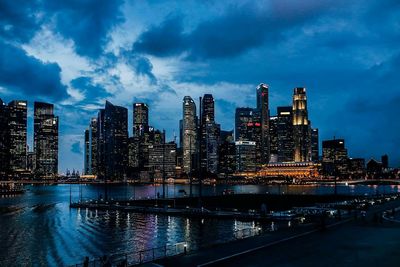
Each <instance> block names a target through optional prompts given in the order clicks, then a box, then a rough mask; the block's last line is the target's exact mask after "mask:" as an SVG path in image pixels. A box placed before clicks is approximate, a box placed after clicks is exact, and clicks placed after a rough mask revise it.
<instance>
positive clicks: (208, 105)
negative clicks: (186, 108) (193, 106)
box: [201, 94, 215, 125]
mask: <svg viewBox="0 0 400 267" xmlns="http://www.w3.org/2000/svg"><path fill="white" fill-rule="evenodd" d="M201 107H202V111H201V121H202V123H203V125H205V124H206V123H212V122H214V121H215V113H214V110H215V109H214V97H213V96H212V94H205V95H204V97H203V101H202V105H201Z"/></svg>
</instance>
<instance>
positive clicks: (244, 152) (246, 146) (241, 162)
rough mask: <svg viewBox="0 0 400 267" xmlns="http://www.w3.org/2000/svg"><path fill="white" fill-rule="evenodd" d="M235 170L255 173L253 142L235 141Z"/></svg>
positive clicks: (254, 148) (254, 147)
mask: <svg viewBox="0 0 400 267" xmlns="http://www.w3.org/2000/svg"><path fill="white" fill-rule="evenodd" d="M235 146H236V170H237V171H239V172H245V171H256V169H257V166H256V164H255V157H256V143H255V142H253V141H236V142H235Z"/></svg>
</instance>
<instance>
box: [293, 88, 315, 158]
mask: <svg viewBox="0 0 400 267" xmlns="http://www.w3.org/2000/svg"><path fill="white" fill-rule="evenodd" d="M293 140H294V161H296V162H306V161H310V160H311V133H310V127H309V121H308V111H307V96H306V88H303V87H297V88H294V92H293Z"/></svg>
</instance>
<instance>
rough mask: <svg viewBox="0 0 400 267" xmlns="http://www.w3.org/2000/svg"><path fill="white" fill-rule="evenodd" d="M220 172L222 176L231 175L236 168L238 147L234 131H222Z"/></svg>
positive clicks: (219, 158)
mask: <svg viewBox="0 0 400 267" xmlns="http://www.w3.org/2000/svg"><path fill="white" fill-rule="evenodd" d="M218 154H219V157H218V160H219V163H218V169H219V171H218V172H219V174H220V175H221V177H222V178H226V177H229V176H231V175H232V174H233V173H234V172H235V170H236V147H235V142H234V137H233V130H232V131H221V134H220V145H219V153H218Z"/></svg>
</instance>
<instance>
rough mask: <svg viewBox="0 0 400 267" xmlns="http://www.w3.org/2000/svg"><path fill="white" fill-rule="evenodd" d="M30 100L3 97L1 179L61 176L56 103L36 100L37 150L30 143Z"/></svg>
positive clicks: (35, 141) (35, 129) (34, 127)
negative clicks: (55, 111)
mask: <svg viewBox="0 0 400 267" xmlns="http://www.w3.org/2000/svg"><path fill="white" fill-rule="evenodd" d="M27 108H28V102H27V101H22V100H14V101H11V102H10V103H8V104H6V103H4V102H3V101H2V100H1V99H0V179H2V180H8V179H16V178H33V177H35V178H39V179H54V178H56V177H58V117H57V116H55V115H54V107H53V105H52V104H48V103H43V102H35V103H34V125H33V135H34V137H33V138H34V142H33V151H29V147H28V145H27V114H28V109H27Z"/></svg>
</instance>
